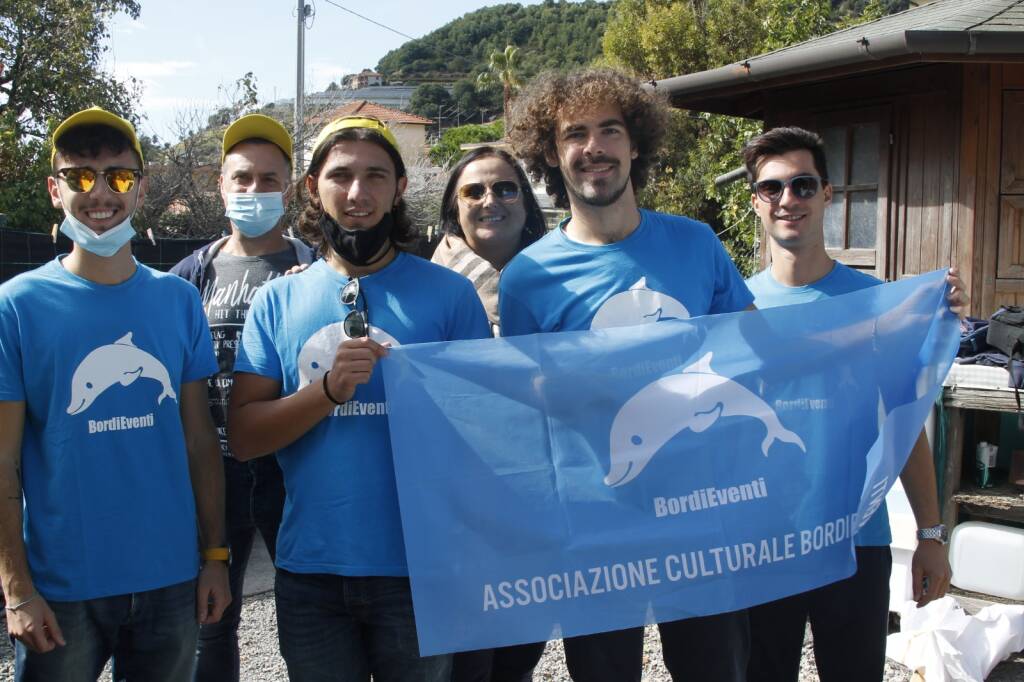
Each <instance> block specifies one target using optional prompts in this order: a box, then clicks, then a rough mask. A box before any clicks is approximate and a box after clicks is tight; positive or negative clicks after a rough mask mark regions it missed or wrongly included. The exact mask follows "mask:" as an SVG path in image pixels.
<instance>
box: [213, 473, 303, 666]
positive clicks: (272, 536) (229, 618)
mask: <svg viewBox="0 0 1024 682" xmlns="http://www.w3.org/2000/svg"><path fill="white" fill-rule="evenodd" d="M224 488H225V494H224V508H225V511H226V516H227V523H226V525H225V528H226V529H227V541H228V547H229V548H230V549H231V562H230V564H229V565H228V577H229V580H230V583H231V596H232V599H231V604H230V605H229V606H228V608H227V610H226V611H224V617H223V618H221V619H220V622H217V623H212V624H210V625H203V626H202V627H201V628H200V630H199V645H198V647H197V652H196V672H195V677H194V679H195V682H231V681H232V680H233V681H234V682H238V669H239V660H238V659H239V655H238V624H239V622H240V621H241V619H242V588H243V587H244V582H245V568H246V566H248V565H249V555H250V553H251V552H252V546H253V542H254V540H255V538H256V533H257V531H259V534H260V535H261V536H263V544H265V545H266V546H267V551H268V552H269V553H270V558H271V559H273V558H274V553H275V549H276V548H277V531H278V528H280V526H281V513H282V509H283V507H284V479H283V478H282V476H281V467H279V466H278V465H277V458H276V457H274V456H273V455H268V456H266V457H260V458H259V459H254V460H252V461H249V462H239V461H238V460H235V459H229V458H227V457H225V458H224Z"/></svg>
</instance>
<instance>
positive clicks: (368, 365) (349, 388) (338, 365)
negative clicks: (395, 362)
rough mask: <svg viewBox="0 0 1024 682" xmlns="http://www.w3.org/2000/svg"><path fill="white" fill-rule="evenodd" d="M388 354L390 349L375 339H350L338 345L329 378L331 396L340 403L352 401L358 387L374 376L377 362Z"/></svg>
mask: <svg viewBox="0 0 1024 682" xmlns="http://www.w3.org/2000/svg"><path fill="white" fill-rule="evenodd" d="M387 354H388V349H387V348H386V347H384V346H382V345H380V344H379V343H377V342H376V341H374V340H373V339H370V338H368V337H367V338H361V339H349V340H348V341H342V342H341V343H340V344H339V345H338V351H337V352H336V353H335V354H334V364H333V365H331V370H330V375H329V376H328V377H327V388H328V389H330V392H331V396H332V397H333V398H334V399H335V400H337V401H338V402H340V403H343V402H345V401H346V400H350V399H351V398H352V396H353V394H355V392H356V386H358V385H360V384H365V383H368V382H369V381H370V377H371V376H373V368H374V366H375V365H376V364H377V361H378V360H380V359H381V358H383V357H385V356H386V355H387Z"/></svg>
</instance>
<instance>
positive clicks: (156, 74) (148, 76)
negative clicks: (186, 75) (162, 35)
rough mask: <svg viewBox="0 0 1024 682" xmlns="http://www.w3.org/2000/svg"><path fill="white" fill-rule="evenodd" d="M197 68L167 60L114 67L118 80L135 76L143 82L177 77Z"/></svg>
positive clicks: (194, 64) (188, 63)
mask: <svg viewBox="0 0 1024 682" xmlns="http://www.w3.org/2000/svg"><path fill="white" fill-rule="evenodd" d="M196 66H197V64H196V63H195V62H182V61H176V60H171V59H165V60H163V61H158V62H118V63H117V64H115V65H114V75H115V76H117V77H118V78H127V77H128V76H133V77H135V78H137V79H139V80H141V81H146V82H149V81H151V80H153V79H155V78H166V77H167V76H177V75H178V74H180V73H181V72H183V71H189V70H191V69H194V68H195V67H196Z"/></svg>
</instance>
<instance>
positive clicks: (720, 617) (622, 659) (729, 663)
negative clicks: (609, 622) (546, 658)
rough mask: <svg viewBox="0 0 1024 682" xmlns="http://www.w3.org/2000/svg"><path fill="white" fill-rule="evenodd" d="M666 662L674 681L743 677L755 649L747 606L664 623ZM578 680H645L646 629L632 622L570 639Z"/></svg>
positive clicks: (570, 660)
mask: <svg viewBox="0 0 1024 682" xmlns="http://www.w3.org/2000/svg"><path fill="white" fill-rule="evenodd" d="M658 631H659V634H660V635H661V651H662V657H663V658H664V660H665V667H666V668H667V669H668V672H669V673H670V674H671V675H672V679H673V680H675V682H682V681H683V680H693V682H744V680H746V672H747V659H748V657H749V654H750V627H749V624H748V622H747V612H746V611H733V612H731V613H720V614H717V615H714V616H703V617H701V618H687V619H686V620H676V621H671V622H668V623H659V624H658ZM564 643H565V661H566V665H567V666H568V667H569V675H570V676H571V677H572V679H573V680H574V681H575V682H640V675H641V669H642V668H643V648H644V629H643V628H629V629H628V630H616V631H614V632H603V633H601V634H597V635H585V636H582V637H569V638H568V639H566V640H565V642H564Z"/></svg>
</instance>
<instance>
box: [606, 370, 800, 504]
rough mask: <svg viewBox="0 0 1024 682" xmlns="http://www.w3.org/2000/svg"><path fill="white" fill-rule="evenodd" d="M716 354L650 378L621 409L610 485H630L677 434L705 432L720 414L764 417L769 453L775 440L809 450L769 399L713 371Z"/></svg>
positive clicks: (613, 434) (614, 429) (763, 445)
mask: <svg viewBox="0 0 1024 682" xmlns="http://www.w3.org/2000/svg"><path fill="white" fill-rule="evenodd" d="M711 357H712V354H711V353H707V354H706V355H704V357H702V358H701V359H700V360H698V361H697V362H696V363H694V364H693V365H690V366H689V367H687V368H686V369H684V370H683V371H682V373H680V374H671V375H669V376H667V377H662V378H661V379H657V380H655V381H653V382H651V383H650V384H648V385H647V386H644V387H643V388H642V389H640V390H639V391H637V392H636V393H635V394H634V395H633V396H632V397H631V398H630V399H629V400H627V401H626V404H625V405H623V406H622V408H621V409H619V412H618V414H616V415H615V420H614V422H613V423H612V429H611V447H610V450H611V466H610V469H609V471H608V475H607V476H605V479H604V483H605V485H607V486H610V487H615V486H619V485H622V484H624V483H629V482H630V481H632V480H633V479H634V478H636V477H637V476H638V475H639V474H640V472H641V471H643V470H644V467H646V466H647V463H648V462H650V461H651V458H652V457H654V455H655V454H656V453H657V452H658V451H659V450H660V449H661V448H662V446H664V445H665V443H667V442H668V441H669V439H671V438H672V437H673V436H675V435H676V434H677V433H679V432H680V431H683V430H684V429H690V430H691V431H693V432H694V433H701V432H702V431H705V430H707V429H708V428H710V427H711V425H712V424H714V423H715V422H716V421H718V419H719V418H721V417H752V418H754V419H759V420H761V422H762V423H763V424H764V426H765V429H766V430H767V433H766V434H765V437H764V440H763V441H762V442H761V452H763V453H764V455H765V457H767V456H768V450H769V449H770V448H771V446H772V444H773V443H774V442H775V441H781V442H783V443H792V444H794V445H796V446H797V447H798V448H800V449H801V450H803V451H804V452H807V448H806V447H805V446H804V442H803V440H802V439H801V438H800V436H798V435H797V434H795V433H793V432H792V431H789V430H787V429H786V428H784V427H783V426H782V423H781V422H780V421H779V417H778V415H776V414H775V410H773V409H772V408H771V407H769V406H768V404H767V403H766V402H764V401H763V400H761V398H759V397H758V396H756V395H755V394H754V393H752V392H751V391H749V390H747V388H745V387H744V386H742V385H740V384H738V383H736V382H735V381H733V380H732V379H729V378H727V377H723V376H721V375H720V374H717V373H716V372H715V371H714V370H713V369H711Z"/></svg>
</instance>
